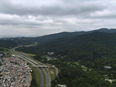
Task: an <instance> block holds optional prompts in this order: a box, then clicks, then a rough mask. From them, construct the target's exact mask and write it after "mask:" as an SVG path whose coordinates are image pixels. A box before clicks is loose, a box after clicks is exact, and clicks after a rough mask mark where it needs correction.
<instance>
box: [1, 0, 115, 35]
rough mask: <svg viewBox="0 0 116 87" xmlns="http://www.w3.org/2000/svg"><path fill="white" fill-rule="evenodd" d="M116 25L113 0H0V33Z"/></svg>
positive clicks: (88, 28)
mask: <svg viewBox="0 0 116 87" xmlns="http://www.w3.org/2000/svg"><path fill="white" fill-rule="evenodd" d="M99 28H116V0H0V35H17V36H18V35H21V36H41V35H46V34H51V33H57V32H63V31H69V32H73V31H89V30H94V29H99Z"/></svg>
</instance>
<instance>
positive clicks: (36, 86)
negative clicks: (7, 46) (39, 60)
mask: <svg viewBox="0 0 116 87" xmlns="http://www.w3.org/2000/svg"><path fill="white" fill-rule="evenodd" d="M29 66H30V68H31V69H32V81H31V86H30V87H40V81H39V74H38V71H37V69H36V68H35V67H33V66H32V65H30V64H29Z"/></svg>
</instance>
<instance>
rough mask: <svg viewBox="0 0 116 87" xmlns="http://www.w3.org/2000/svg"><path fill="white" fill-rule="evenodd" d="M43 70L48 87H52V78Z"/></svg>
mask: <svg viewBox="0 0 116 87" xmlns="http://www.w3.org/2000/svg"><path fill="white" fill-rule="evenodd" d="M42 70H43V73H44V75H45V78H46V87H50V77H49V75H48V73H47V72H46V70H45V69H44V68H42Z"/></svg>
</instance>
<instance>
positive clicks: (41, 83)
mask: <svg viewBox="0 0 116 87" xmlns="http://www.w3.org/2000/svg"><path fill="white" fill-rule="evenodd" d="M36 69H37V71H38V73H39V77H40V87H44V77H43V74H42V72H41V70H40V69H39V68H36Z"/></svg>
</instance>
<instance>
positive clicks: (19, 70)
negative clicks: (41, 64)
mask: <svg viewBox="0 0 116 87" xmlns="http://www.w3.org/2000/svg"><path fill="white" fill-rule="evenodd" d="M31 72H32V70H31V68H29V66H28V65H27V62H25V61H23V60H21V59H19V58H14V57H9V58H3V60H2V65H1V66H0V87H29V86H30V84H31V80H32V77H31Z"/></svg>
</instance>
